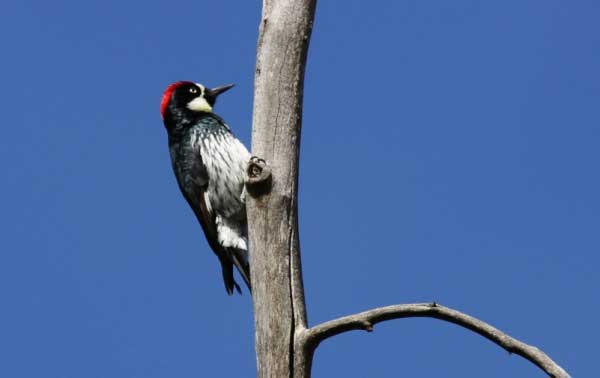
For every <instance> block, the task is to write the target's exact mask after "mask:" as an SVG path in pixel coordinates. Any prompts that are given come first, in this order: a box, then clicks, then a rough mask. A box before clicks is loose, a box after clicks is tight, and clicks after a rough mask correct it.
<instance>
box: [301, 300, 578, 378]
mask: <svg viewBox="0 0 600 378" xmlns="http://www.w3.org/2000/svg"><path fill="white" fill-rule="evenodd" d="M414 317H428V318H435V319H440V320H445V321H447V322H450V323H454V324H456V325H459V326H461V327H464V328H467V329H470V330H471V331H473V332H475V333H478V334H479V335H481V336H483V337H485V338H486V339H488V340H490V341H492V342H494V343H496V344H498V345H499V346H501V347H502V348H504V349H506V350H507V351H508V352H509V353H514V354H518V355H519V356H521V357H523V358H525V359H527V360H529V361H531V362H532V363H534V364H535V365H537V366H538V367H539V368H540V369H542V370H544V371H545V372H546V373H547V374H548V375H550V376H551V377H554V378H569V374H567V372H566V371H565V370H563V369H562V368H561V367H560V366H559V365H557V364H556V363H555V362H554V361H552V359H550V357H548V356H547V355H546V354H545V353H544V352H542V351H541V350H539V349H538V348H536V347H534V346H531V345H527V344H525V343H523V342H521V341H519V340H517V339H515V338H513V337H510V336H508V335H507V334H505V333H504V332H502V331H500V330H499V329H497V328H494V327H492V326H491V325H489V324H487V323H485V322H483V321H481V320H479V319H476V318H474V317H472V316H469V315H467V314H464V313H462V312H460V311H456V310H453V309H451V308H448V307H444V306H440V305H439V304H436V303H414V304H400V305H393V306H387V307H378V308H375V309H372V310H368V311H364V312H360V313H358V314H354V315H349V316H344V317H341V318H338V319H335V320H331V321H328V322H325V323H322V324H319V325H317V326H314V327H311V328H309V329H308V330H306V335H305V340H306V343H307V346H309V348H310V349H312V350H314V348H316V347H317V346H318V345H319V343H321V342H322V341H323V340H325V339H328V338H330V337H333V336H336V335H339V334H340V333H344V332H347V331H352V330H364V331H367V332H371V331H373V326H374V325H375V324H377V323H380V322H384V321H386V320H392V319H400V318H414Z"/></svg>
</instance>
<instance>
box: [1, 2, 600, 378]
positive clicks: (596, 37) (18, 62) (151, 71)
mask: <svg viewBox="0 0 600 378" xmlns="http://www.w3.org/2000/svg"><path fill="white" fill-rule="evenodd" d="M2 8H3V9H2V15H0V40H1V45H2V63H1V65H2V70H1V73H0V75H1V83H2V91H0V104H2V105H1V108H2V114H3V119H2V124H3V136H2V138H0V164H1V167H0V169H1V171H2V175H3V180H2V189H1V191H2V192H1V193H2V196H0V201H1V203H0V205H1V208H2V211H1V212H0V229H1V230H2V231H1V236H2V237H1V245H2V253H1V255H0V300H1V301H2V304H1V308H0V361H1V362H0V376H2V377H7V378H39V377H44V378H81V377H85V378H88V377H90V378H94V377H98V378H104V377H111V378H135V377H139V378H159V377H178V378H188V377H189V378H192V377H252V376H254V375H255V355H254V330H253V319H252V311H251V301H250V299H249V296H248V295H244V296H241V297H240V296H234V297H228V296H226V294H225V291H224V289H223V284H222V282H221V277H220V271H219V267H218V262H217V259H216V258H215V256H214V255H213V254H212V252H210V251H209V248H208V246H207V244H206V242H205V240H204V237H203V235H202V233H201V231H200V228H199V226H198V224H197V222H196V220H195V219H194V217H193V215H192V212H191V211H190V210H189V208H188V206H187V204H186V203H185V202H184V200H183V199H182V197H181V195H180V194H179V190H178V188H177V186H176V183H175V179H174V177H173V174H172V172H171V167H170V162H169V156H168V153H167V141H166V133H165V131H164V129H163V126H162V122H161V119H160V115H159V102H160V97H161V94H162V91H163V89H164V88H165V87H166V86H167V85H168V84H169V83H170V82H172V81H175V80H181V79H187V80H194V81H198V82H202V83H205V84H207V85H220V84H225V83H230V82H234V83H236V84H237V86H236V88H235V89H234V90H232V91H230V92H228V93H227V94H226V95H224V96H223V98H222V99H221V101H220V102H219V103H218V104H217V108H216V110H217V112H218V113H219V114H221V115H222V116H223V117H224V118H225V119H226V120H227V122H228V123H229V124H230V125H231V126H232V128H233V129H234V131H235V132H236V134H237V135H238V136H239V137H240V138H241V139H242V140H243V141H244V142H245V143H246V144H249V136H250V127H251V125H250V121H251V110H252V83H253V71H254V58H255V47H256V37H257V25H258V22H259V16H260V4H259V1H200V0H196V1H172V2H167V1H146V2H143V3H142V2H137V3H135V4H133V3H132V4H129V3H124V2H122V1H111V0H107V1H96V2H80V1H61V0H58V1H51V2H48V1H39V0H38V1H27V0H25V1H17V0H7V1H5V2H4V3H3V6H2ZM599 20H600V3H599V2H598V1H597V0H588V1H585V0H582V1H558V0H544V1H541V0H539V1H516V0H510V1H502V2H497V1H496V2H492V1H487V2H482V1H466V0H462V1H453V2H448V1H442V0H435V1H428V2H423V1H417V0H408V1H369V2H367V1H321V2H320V4H319V6H318V9H317V19H316V23H315V29H314V33H313V39H312V43H311V48H310V53H309V63H308V67H307V74H306V91H305V117H304V129H303V134H302V137H303V141H302V157H301V160H302V161H301V178H300V185H301V188H300V218H301V240H302V248H303V262H304V273H305V285H306V294H307V301H308V310H309V321H310V322H311V324H315V323H317V322H321V321H325V320H329V319H331V318H333V317H337V316H340V315H344V314H348V313H352V312H356V311H360V310H365V309H367V308H370V307H373V306H378V305H384V304H391V303H401V302H420V301H432V300H435V301H438V302H440V303H442V304H446V305H448V306H451V307H455V308H457V309H459V310H463V311H465V312H468V313H470V314H472V315H474V316H477V317H480V318H482V319H484V320H486V321H488V322H490V323H492V324H494V325H495V326H497V327H499V328H501V329H503V330H505V331H507V332H509V333H510V334H511V335H513V336H515V337H518V338H520V339H522V340H523V341H525V342H528V343H531V344H534V345H537V346H539V347H540V348H542V349H544V350H545V351H546V352H547V353H549V354H550V356H552V357H553V358H554V359H556V360H557V361H558V362H559V363H560V364H562V365H563V366H564V367H565V368H567V369H568V370H569V371H570V372H571V374H573V375H574V376H579V377H586V376H587V377H591V376H594V375H596V374H597V370H596V369H594V367H595V365H596V364H595V363H596V360H597V352H598V344H597V341H598V338H599V337H600V331H599V326H598V313H599V312H600V305H599V301H598V292H599V289H600V278H599V275H598V273H597V269H598V266H599V265H600V258H599V255H598V252H599V250H600V195H599V193H600V176H599V165H600V147H599V146H600V75H599V73H600V71H599V70H600V26H599ZM398 369H401V370H402V371H403V374H402V376H405V377H438V376H443V377H467V378H469V377H481V376H486V377H525V376H528V377H541V376H543V374H542V373H541V372H540V371H538V370H537V368H536V367H534V366H533V365H531V364H529V363H528V362H526V361H525V360H523V359H521V358H520V357H516V356H512V357H511V356H509V355H508V354H507V353H506V352H505V351H503V350H502V349H500V348H498V347H497V346H495V345H493V344H492V343H490V342H488V341H486V340H484V339H482V338H481V337H479V336H476V335H474V334H472V333H469V332H467V331H465V330H463V329H460V328H458V327H456V326H453V325H449V324H446V323H442V322H440V321H435V320H428V319H407V320H400V321H395V322H389V323H386V324H384V325H381V326H378V327H376V329H375V332H374V333H372V334H366V333H359V332H356V333H352V334H346V335H343V336H341V337H338V338H336V339H335V340H332V341H328V342H326V343H325V344H323V345H322V347H321V348H320V349H319V350H318V351H317V354H316V358H315V363H314V377H316V378H318V377H395V376H399V375H398V374H397V372H398Z"/></svg>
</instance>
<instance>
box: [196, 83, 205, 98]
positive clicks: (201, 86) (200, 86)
mask: <svg viewBox="0 0 600 378" xmlns="http://www.w3.org/2000/svg"><path fill="white" fill-rule="evenodd" d="M194 84H196V86H197V87H198V88H200V94H201V95H202V96H204V85H202V84H200V83H194Z"/></svg>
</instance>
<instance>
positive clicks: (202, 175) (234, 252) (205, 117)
mask: <svg viewBox="0 0 600 378" xmlns="http://www.w3.org/2000/svg"><path fill="white" fill-rule="evenodd" d="M233 86H234V85H233V84H228V85H223V86H219V87H215V88H212V89H211V88H208V87H205V86H204V85H202V84H199V83H194V82H191V81H178V82H175V83H172V84H170V85H169V86H168V87H167V88H166V90H165V91H164V93H163V96H162V100H161V103H160V113H161V116H162V120H163V123H164V126H165V128H166V131H167V135H168V142H169V154H170V157H171V165H172V167H173V171H174V173H175V177H176V179H177V184H178V186H179V189H180V190H181V193H182V194H183V197H184V198H185V200H186V201H187V203H188V204H189V206H190V207H191V208H192V210H193V212H194V214H195V215H196V218H197V219H198V222H199V223H200V225H201V226H202V229H203V231H204V234H205V236H206V239H207V241H208V244H209V246H210V247H211V249H212V250H213V252H214V253H215V254H216V256H217V257H218V259H219V262H220V263H221V270H222V274H223V282H224V283H225V290H226V291H227V294H228V295H232V294H233V291H234V289H235V290H236V291H237V292H238V293H241V290H240V286H239V285H238V283H237V282H236V281H235V279H234V273H233V266H235V267H236V268H237V270H238V272H239V274H240V276H241V277H242V279H243V280H244V282H245V283H246V286H247V287H248V290H249V291H250V292H252V289H251V288H252V286H251V284H250V265H249V256H248V221H247V217H246V206H245V197H246V191H245V187H244V183H245V178H246V166H247V164H248V161H249V160H250V158H251V155H250V153H249V152H248V150H247V149H246V147H245V146H244V144H243V143H242V142H240V141H239V140H238V139H237V138H236V137H235V136H234V134H233V132H232V131H231V129H230V128H229V126H228V125H227V124H226V123H225V121H224V120H223V119H222V118H221V117H220V116H218V115H217V114H215V113H214V112H213V107H214V106H215V102H216V100H217V97H218V96H219V95H221V94H222V93H224V92H225V91H227V90H229V89H231V88H232V87H233Z"/></svg>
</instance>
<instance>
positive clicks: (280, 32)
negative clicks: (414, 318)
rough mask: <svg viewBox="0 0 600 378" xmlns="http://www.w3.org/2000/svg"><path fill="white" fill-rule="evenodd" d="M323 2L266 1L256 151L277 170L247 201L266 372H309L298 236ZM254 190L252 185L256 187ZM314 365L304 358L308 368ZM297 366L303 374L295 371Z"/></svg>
mask: <svg viewBox="0 0 600 378" xmlns="http://www.w3.org/2000/svg"><path fill="white" fill-rule="evenodd" d="M314 10H315V0H264V2H263V13H262V20H261V24H260V30H259V39H258V51H257V57H256V72H255V81H254V114H253V128H252V152H253V154H254V155H256V156H259V157H261V158H263V159H265V160H266V161H267V162H268V164H269V168H270V169H271V174H272V176H271V177H272V184H271V185H270V191H267V192H263V193H258V194H254V195H253V196H250V198H249V199H248V201H247V202H248V203H247V209H248V224H249V230H248V231H249V232H248V233H249V242H250V250H251V251H252V253H251V259H250V266H251V267H252V268H251V275H252V283H253V287H252V297H253V303H254V314H255V326H256V353H257V360H258V361H257V362H258V376H259V377H261V378H266V377H272V378H285V377H290V378H291V377H294V376H296V377H305V376H308V374H309V372H306V373H302V374H301V372H299V371H297V370H298V369H301V366H300V367H297V366H295V365H296V362H297V361H295V358H294V357H295V355H294V345H295V339H296V334H297V333H298V331H299V330H302V329H304V328H305V327H306V310H305V307H304V293H303V288H302V279H301V267H300V252H299V248H300V246H299V239H298V209H297V193H298V190H297V187H298V158H299V149H300V130H301V126H302V91H303V83H304V67H305V64H306V54H307V51H308V43H309V39H310V33H311V30H312V21H313V17H314ZM249 191H251V190H249ZM305 365H306V364H304V363H303V364H302V366H305ZM294 370H296V372H294Z"/></svg>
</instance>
